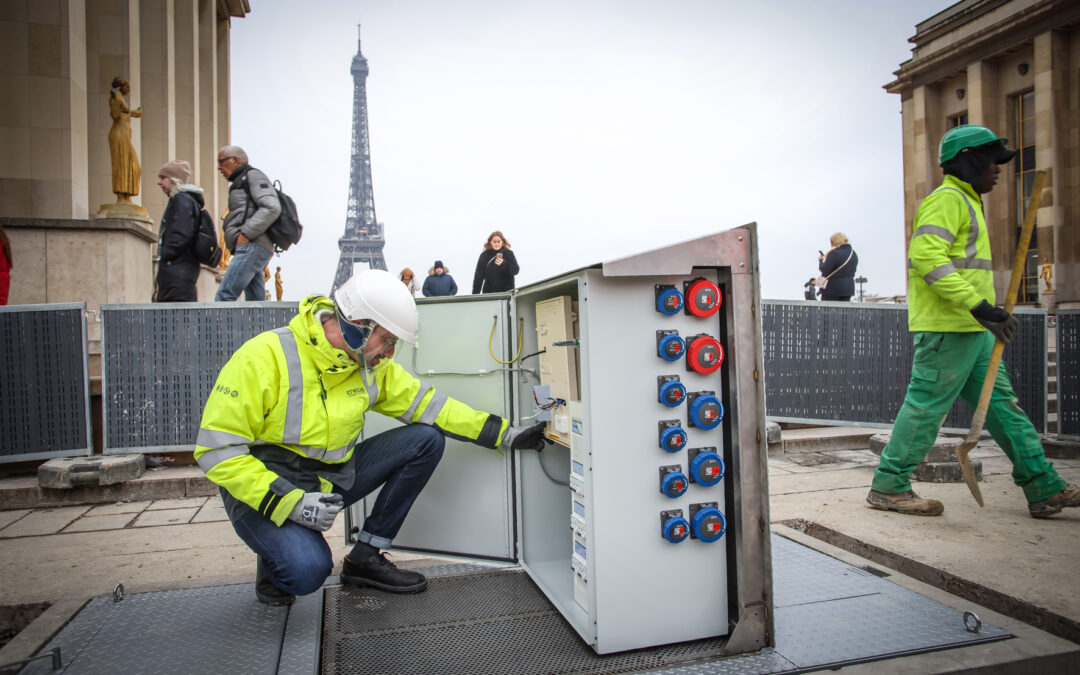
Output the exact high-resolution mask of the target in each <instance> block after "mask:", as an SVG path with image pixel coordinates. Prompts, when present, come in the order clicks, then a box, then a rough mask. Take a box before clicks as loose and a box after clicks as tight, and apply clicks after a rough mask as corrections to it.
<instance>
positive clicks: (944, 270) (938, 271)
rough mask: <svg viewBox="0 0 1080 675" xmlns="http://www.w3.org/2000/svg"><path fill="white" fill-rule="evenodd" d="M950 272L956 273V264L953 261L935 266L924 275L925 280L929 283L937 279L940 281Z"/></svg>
mask: <svg viewBox="0 0 1080 675" xmlns="http://www.w3.org/2000/svg"><path fill="white" fill-rule="evenodd" d="M950 274H956V266H955V265H953V264H952V263H951V262H947V263H945V264H944V265H941V266H939V267H935V268H934V269H932V270H930V271H929V272H927V273H926V274H924V275H923V280H924V281H925V282H926V283H927V284H933V283H934V282H935V281H940V280H942V279H944V278H945V277H947V276H948V275H950Z"/></svg>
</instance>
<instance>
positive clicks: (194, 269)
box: [154, 159, 203, 302]
mask: <svg viewBox="0 0 1080 675" xmlns="http://www.w3.org/2000/svg"><path fill="white" fill-rule="evenodd" d="M190 179H191V165H190V164H188V163H187V162H185V161H184V160H182V159H174V160H172V161H171V162H169V163H167V164H165V166H163V167H161V169H159V170H158V177H157V185H158V187H159V188H161V191H162V192H164V193H165V196H166V197H168V198H169V203H168V205H166V207H165V213H164V214H163V215H162V216H161V230H160V235H159V239H158V271H157V279H156V281H155V284H154V286H155V288H154V302H195V301H196V300H198V297H197V296H196V292H195V283H196V282H197V281H198V280H199V257H198V255H197V253H196V251H195V243H196V238H197V236H198V232H199V223H200V219H201V214H202V210H203V191H202V188H201V187H198V186H197V185H192V184H190V183H189V182H188V181H189V180H190Z"/></svg>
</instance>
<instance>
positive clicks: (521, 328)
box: [488, 315, 525, 366]
mask: <svg viewBox="0 0 1080 675" xmlns="http://www.w3.org/2000/svg"><path fill="white" fill-rule="evenodd" d="M492 318H493V319H494V321H492V322H491V335H490V336H488V352H490V353H491V358H493V359H495V360H496V361H498V362H499V363H501V364H503V365H504V366H505V365H507V364H510V363H513V362H514V361H517V360H518V357H519V356H521V348H522V346H524V343H525V319H520V318H519V319H518V349H517V354H515V355H514V358H512V359H510V360H509V361H503V360H502V359H500V358H499V357H498V356H495V350H494V349H493V348H492V346H491V343H492V341H493V340H494V339H495V327H496V326H497V325H499V317H498V315H496V316H494V317H492Z"/></svg>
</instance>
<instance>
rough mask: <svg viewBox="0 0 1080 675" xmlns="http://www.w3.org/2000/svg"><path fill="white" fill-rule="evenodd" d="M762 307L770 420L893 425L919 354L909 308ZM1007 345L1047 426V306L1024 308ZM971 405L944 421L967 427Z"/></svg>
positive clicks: (1038, 421) (1029, 409)
mask: <svg viewBox="0 0 1080 675" xmlns="http://www.w3.org/2000/svg"><path fill="white" fill-rule="evenodd" d="M762 304H763V308H762V327H763V341H764V348H765V350H764V351H765V407H766V412H767V414H768V416H769V418H770V419H774V420H778V421H790V422H816V423H825V424H846V425H854V426H881V427H888V426H891V425H892V422H893V420H895V418H896V413H897V412H898V411H899V410H900V404H901V403H903V400H904V393H905V391H906V390H907V384H908V380H909V379H910V376H911V360H912V356H913V354H914V348H913V346H912V339H911V333H910V332H908V328H907V306H906V305H876V304H861V303H841V302H815V301H796V300H792V301H776V300H767V301H765V302H764V303H762ZM1016 317H1017V320H1018V321H1019V324H1020V325H1019V327H1018V328H1017V331H1016V338H1015V339H1014V340H1013V341H1012V342H1011V343H1009V345H1007V346H1006V348H1005V353H1004V356H1003V360H1004V361H1005V363H1007V364H1008V370H1009V375H1010V376H1011V378H1012V383H1013V388H1014V389H1015V390H1016V393H1017V397H1018V398H1019V400H1020V406H1021V407H1022V408H1023V409H1024V411H1025V412H1026V413H1027V415H1028V417H1030V418H1031V420H1032V422H1033V423H1034V424H1035V428H1036V429H1038V430H1039V431H1040V432H1044V431H1045V430H1046V351H1047V346H1046V311H1045V310H1040V309H1018V310H1016ZM970 424H971V409H970V408H968V406H967V405H966V404H965V403H963V402H962V401H959V400H958V401H957V403H956V404H955V405H954V406H953V408H952V410H951V411H950V412H949V415H948V417H947V418H946V420H945V424H944V426H943V428H944V429H946V430H955V431H966V430H967V428H968V427H969V426H970Z"/></svg>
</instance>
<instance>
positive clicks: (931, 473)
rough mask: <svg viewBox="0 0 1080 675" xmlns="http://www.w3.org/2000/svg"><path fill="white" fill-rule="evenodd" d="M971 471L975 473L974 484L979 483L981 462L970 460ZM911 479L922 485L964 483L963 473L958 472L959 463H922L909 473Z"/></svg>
mask: <svg viewBox="0 0 1080 675" xmlns="http://www.w3.org/2000/svg"><path fill="white" fill-rule="evenodd" d="M969 459H970V458H969ZM971 469H972V470H973V471H974V472H975V482H981V481H982V477H983V466H982V462H980V461H979V460H977V459H972V460H971ZM911 477H912V479H914V480H919V481H923V482H924V483H963V482H964V472H963V471H961V470H960V464H959V462H923V463H922V464H920V465H919V466H917V467H915V470H914V471H912V472H911Z"/></svg>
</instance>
